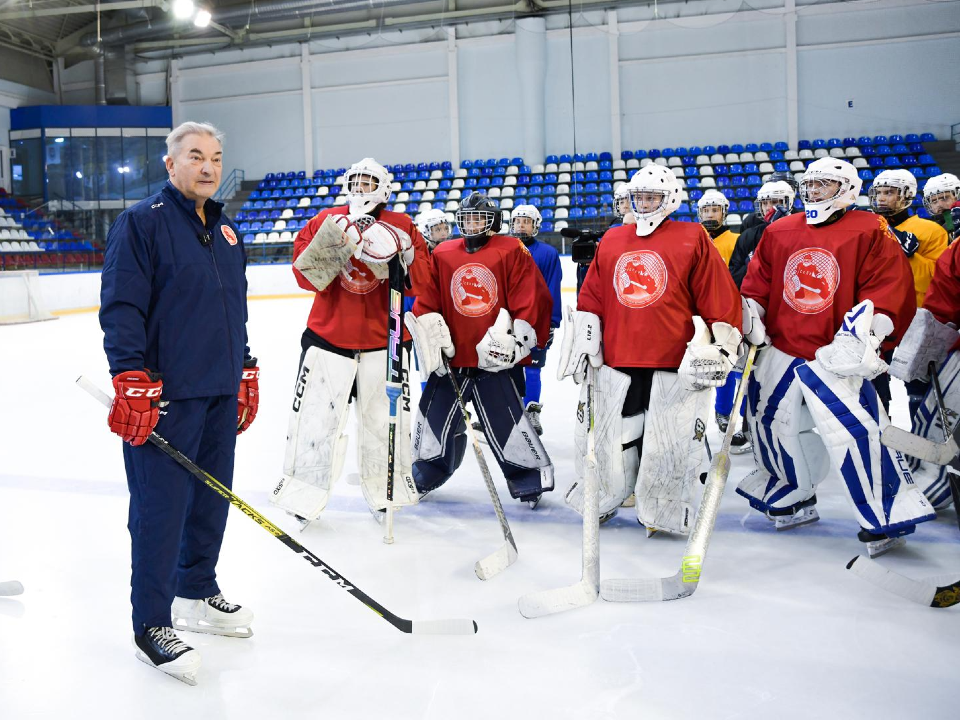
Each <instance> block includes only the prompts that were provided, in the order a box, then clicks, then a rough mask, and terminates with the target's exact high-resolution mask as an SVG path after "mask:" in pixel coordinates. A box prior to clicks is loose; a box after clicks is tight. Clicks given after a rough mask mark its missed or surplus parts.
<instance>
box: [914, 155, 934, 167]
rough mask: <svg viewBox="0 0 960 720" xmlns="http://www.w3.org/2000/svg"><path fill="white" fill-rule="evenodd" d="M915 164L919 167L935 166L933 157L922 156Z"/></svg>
mask: <svg viewBox="0 0 960 720" xmlns="http://www.w3.org/2000/svg"><path fill="white" fill-rule="evenodd" d="M917 162H919V163H920V164H921V165H936V162H937V161H936V160H934V159H933V155H928V154H923V155H920V156H919V157H918V158H917Z"/></svg>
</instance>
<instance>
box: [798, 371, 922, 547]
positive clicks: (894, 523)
mask: <svg viewBox="0 0 960 720" xmlns="http://www.w3.org/2000/svg"><path fill="white" fill-rule="evenodd" d="M796 373H797V378H798V380H799V381H800V386H801V389H802V391H803V396H804V399H805V400H806V402H807V405H808V406H809V408H810V414H811V415H812V416H813V419H814V422H815V423H816V425H817V429H818V430H819V431H820V437H821V438H822V439H823V443H824V445H825V446H826V448H827V452H828V454H829V455H830V458H831V460H832V463H833V465H834V466H835V467H836V468H837V469H838V471H839V474H840V476H841V478H842V479H843V482H844V486H845V487H846V488H847V492H848V494H849V496H850V500H851V501H852V503H853V507H854V513H855V515H856V518H857V521H858V522H859V523H860V526H861V527H862V528H864V529H865V530H867V531H868V532H870V533H874V534H878V535H888V536H891V537H895V536H897V535H903V534H906V533H909V532H913V529H914V527H915V526H916V524H917V523H921V522H924V521H926V520H932V519H933V518H935V517H936V513H935V512H934V510H933V507H932V506H931V505H930V503H929V502H928V501H927V499H926V498H925V497H924V496H923V493H922V492H920V489H919V488H918V487H917V486H916V485H915V484H914V482H913V477H912V476H911V474H910V471H909V469H908V468H907V461H906V457H905V456H903V455H901V454H900V453H899V452H897V451H895V450H891V449H890V448H888V447H885V446H884V445H881V444H880V432H881V431H882V430H883V428H884V427H886V426H887V425H889V424H890V421H889V420H888V419H887V414H886V413H885V412H884V411H883V408H882V407H881V405H880V402H879V399H878V397H877V391H876V389H875V388H874V387H873V385H872V384H871V383H870V382H867V381H865V380H863V379H862V378H859V377H849V378H840V377H837V376H836V375H834V374H833V373H831V372H829V371H828V370H826V369H825V368H824V367H823V366H822V365H821V364H820V361H819V360H812V361H810V362H806V363H804V364H803V365H800V366H799V367H798V368H797V370H796Z"/></svg>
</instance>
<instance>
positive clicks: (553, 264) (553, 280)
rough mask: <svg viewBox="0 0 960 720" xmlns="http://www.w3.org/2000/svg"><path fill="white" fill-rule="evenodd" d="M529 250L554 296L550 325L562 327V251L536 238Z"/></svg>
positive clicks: (528, 247)
mask: <svg viewBox="0 0 960 720" xmlns="http://www.w3.org/2000/svg"><path fill="white" fill-rule="evenodd" d="M527 250H529V251H530V254H531V255H533V261H534V262H535V263H536V264H537V267H538V268H539V269H540V274H541V275H543V279H544V281H545V282H546V283H547V288H548V289H549V290H550V295H551V296H552V297H553V309H552V310H551V312H550V327H552V328H556V327H560V323H561V321H562V320H563V311H562V310H561V308H560V281H561V279H562V278H563V270H562V269H561V267H560V253H558V252H557V249H556V248H555V247H553V245H548V244H547V243H545V242H540V241H539V240H534V241H533V242H532V243H530V244H529V245H527Z"/></svg>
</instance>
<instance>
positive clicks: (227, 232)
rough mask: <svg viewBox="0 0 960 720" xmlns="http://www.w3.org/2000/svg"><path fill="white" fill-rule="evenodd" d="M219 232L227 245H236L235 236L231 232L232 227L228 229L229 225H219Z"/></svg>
mask: <svg viewBox="0 0 960 720" xmlns="http://www.w3.org/2000/svg"><path fill="white" fill-rule="evenodd" d="M220 232H222V233H223V237H224V238H225V239H226V241H227V242H228V243H230V244H231V245H236V244H237V234H236V233H235V232H234V231H233V228H232V227H230V226H229V225H221V226H220Z"/></svg>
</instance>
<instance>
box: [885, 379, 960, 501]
mask: <svg viewBox="0 0 960 720" xmlns="http://www.w3.org/2000/svg"><path fill="white" fill-rule="evenodd" d="M927 372H928V374H929V375H930V378H931V381H932V383H933V393H934V398H935V399H936V401H937V410H938V412H939V414H940V423H941V425H942V430H943V442H939V443H937V442H933V440H928V439H927V438H925V437H920V436H919V435H914V434H913V433H912V432H909V431H907V430H903V429H901V428H898V427H894V426H893V425H887V427H885V428H884V429H883V432H882V433H881V434H880V442H881V443H882V444H883V445H885V446H887V447H888V448H892V449H893V450H897V451H899V452H902V453H903V454H904V455H909V456H910V457H915V458H919V459H920V460H923V461H925V462H929V463H933V464H934V465H949V464H950V462H951V461H952V460H953V459H954V458H955V457H957V453H958V452H960V449H958V447H957V441H956V439H955V438H954V437H953V436H952V435H951V434H950V431H949V429H948V428H949V425H948V424H947V409H946V407H945V405H944V403H943V393H942V392H941V390H940V378H939V377H938V376H937V364H936V362H934V361H931V362H930V364H929V366H928V367H927ZM948 472H950V470H949V469H948ZM954 485H955V483H953V482H951V488H953V486H954ZM956 499H957V498H956V495H954V504H955V505H956Z"/></svg>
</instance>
